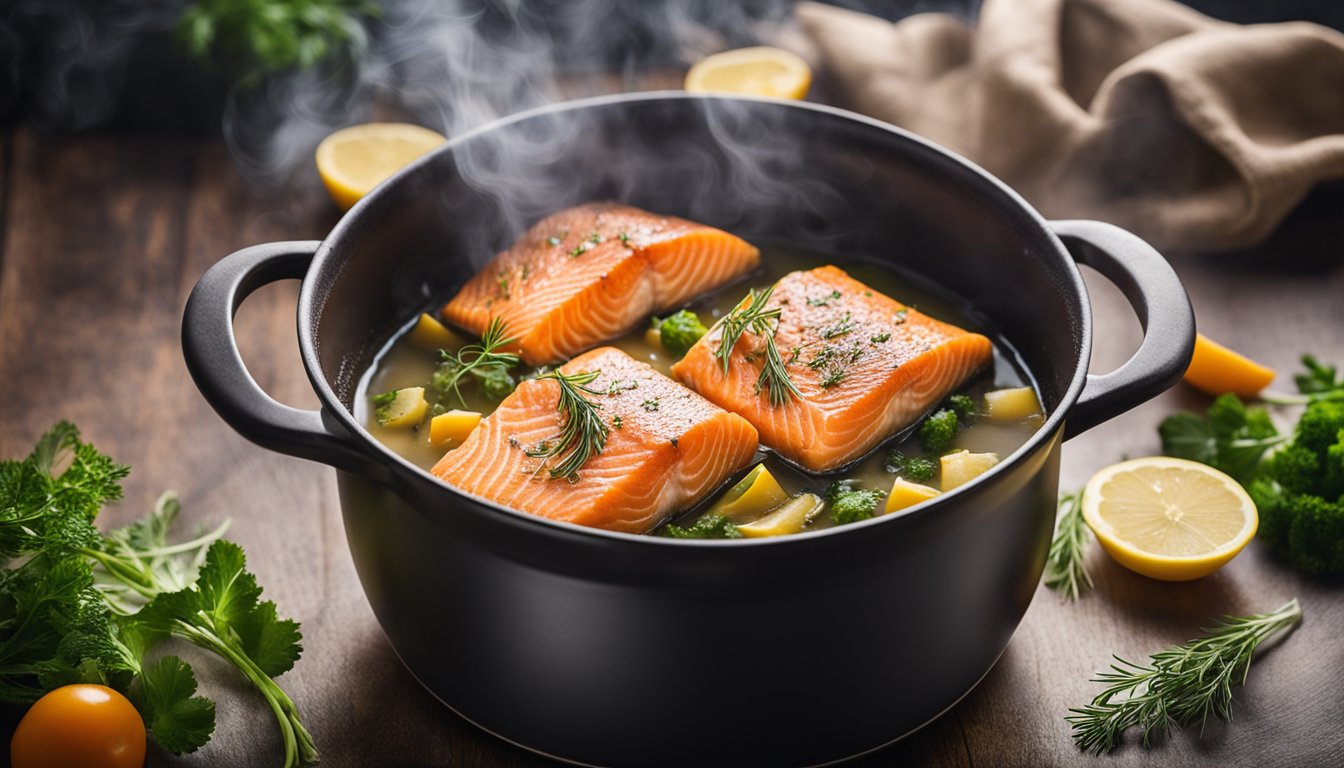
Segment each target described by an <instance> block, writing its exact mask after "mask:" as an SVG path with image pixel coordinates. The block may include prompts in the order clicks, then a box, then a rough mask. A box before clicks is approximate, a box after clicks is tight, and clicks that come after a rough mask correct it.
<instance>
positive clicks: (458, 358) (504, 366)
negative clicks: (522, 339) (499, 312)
mask: <svg viewBox="0 0 1344 768" xmlns="http://www.w3.org/2000/svg"><path fill="white" fill-rule="evenodd" d="M515 341H517V339H515V338H511V337H505V335H504V320H503V319H501V318H500V317H498V316H496V317H495V318H494V319H492V320H491V321H490V325H489V326H487V327H486V329H485V333H483V334H481V343H480V344H468V345H466V346H465V347H462V348H461V349H459V350H457V351H456V352H449V351H448V350H446V349H441V350H439V356H440V357H441V358H443V361H444V362H445V363H447V364H448V365H447V366H446V368H447V370H446V372H445V374H444V375H443V376H442V377H436V380H435V383H434V386H435V388H436V389H437V390H438V391H440V392H442V393H444V394H447V393H448V392H450V391H451V392H452V393H453V394H454V395H456V396H457V400H458V402H460V403H462V407H463V408H465V407H467V401H466V399H464V398H463V397H462V391H461V390H460V389H459V388H458V383H459V382H461V381H462V377H463V376H466V375H467V374H468V373H472V372H475V373H477V374H478V375H479V374H483V373H495V374H507V373H508V370H509V369H510V368H512V367H513V366H515V365H517V364H518V355H515V354H514V353H512V352H500V351H499V348H500V347H504V346H508V345H509V344H512V343H513V342H515Z"/></svg>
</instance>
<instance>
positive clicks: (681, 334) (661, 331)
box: [653, 309, 709, 357]
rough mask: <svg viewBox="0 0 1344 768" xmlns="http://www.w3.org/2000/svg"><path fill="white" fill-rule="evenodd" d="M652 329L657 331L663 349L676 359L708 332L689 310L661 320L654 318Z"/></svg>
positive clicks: (697, 317) (696, 316)
mask: <svg viewBox="0 0 1344 768" xmlns="http://www.w3.org/2000/svg"><path fill="white" fill-rule="evenodd" d="M653 327H654V328H657V329H658V338H659V339H661V340H662V342H663V348H664V349H666V350H667V351H668V352H671V353H672V354H674V355H676V356H677V357H681V356H682V355H684V354H686V353H687V352H688V351H689V350H690V348H691V347H693V346H695V342H697V341H699V340H700V337H701V336H704V335H705V334H706V333H708V332H709V329H708V328H706V327H705V325H704V323H701V322H700V317H699V316H698V315H696V314H695V313H694V312H692V311H690V310H689V309H683V310H681V311H680V312H678V313H676V314H675V315H672V316H671V317H667V318H663V319H662V320H659V319H658V318H656V317H655V318H654V319H653Z"/></svg>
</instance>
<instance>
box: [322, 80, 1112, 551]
mask: <svg viewBox="0 0 1344 768" xmlns="http://www.w3.org/2000/svg"><path fill="white" fill-rule="evenodd" d="M646 101H648V102H652V101H686V102H714V101H745V102H756V103H762V104H768V105H771V106H776V107H783V108H785V109H797V110H801V111H804V112H812V113H814V114H819V115H822V116H824V117H825V118H826V119H833V118H838V119H841V120H849V121H851V122H855V123H859V124H861V125H864V126H866V127H868V128H871V129H874V130H878V131H881V132H883V133H887V134H889V135H892V136H894V137H896V139H897V140H899V141H904V142H906V143H908V144H912V145H915V146H916V147H918V148H920V149H921V150H922V151H925V152H932V153H934V154H937V155H941V156H942V157H943V158H944V159H947V160H950V161H952V162H954V163H956V164H958V165H960V166H962V167H964V168H965V169H966V170H968V171H970V172H971V173H972V174H973V175H975V176H977V177H978V178H979V179H980V181H981V182H982V183H983V184H984V185H985V189H986V191H988V192H990V193H991V194H997V195H999V196H1000V197H1001V198H1003V200H1004V202H1006V203H1009V204H1011V205H1012V206H1013V207H1015V209H1017V210H1019V211H1020V212H1021V213H1023V214H1025V216H1026V219H1027V220H1028V221H1029V222H1030V223H1031V225H1032V226H1033V227H1035V229H1036V232H1037V233H1038V234H1039V235H1040V236H1041V238H1042V241H1043V242H1045V243H1047V244H1049V245H1050V246H1051V247H1053V249H1054V251H1055V254H1056V256H1057V257H1058V258H1059V259H1060V260H1061V262H1062V263H1063V265H1064V273H1065V274H1066V275H1067V277H1068V279H1069V281H1070V286H1071V287H1072V288H1073V290H1074V292H1075V293H1076V295H1077V297H1078V303H1079V307H1080V309H1081V311H1080V315H1081V316H1080V317H1079V318H1078V324H1077V328H1078V330H1079V335H1080V337H1081V338H1080V345H1079V353H1078V359H1077V360H1075V361H1074V373H1073V378H1072V379H1071V380H1070V382H1069V386H1068V388H1067V389H1066V390H1065V391H1064V393H1063V394H1062V396H1061V397H1060V401H1059V405H1057V406H1056V407H1055V409H1054V410H1053V412H1051V413H1050V414H1049V415H1048V416H1047V418H1046V420H1045V422H1044V423H1043V424H1042V425H1041V426H1040V427H1039V428H1038V429H1037V430H1036V432H1035V433H1034V434H1032V435H1031V437H1029V438H1028V439H1027V441H1026V442H1024V443H1023V444H1022V445H1020V446H1018V447H1017V449H1016V450H1014V451H1013V452H1012V453H1011V454H1009V455H1008V456H1007V457H1005V458H1004V459H1003V460H1001V461H1000V462H999V463H998V464H996V465H994V466H993V467H991V468H990V469H989V470H987V471H985V472H984V473H983V474H981V475H980V476H978V477H976V478H975V479H974V480H972V481H971V482H969V483H966V484H965V485H962V486H959V487H957V488H954V489H952V490H951V491H947V492H945V493H942V494H940V495H938V496H936V497H934V498H933V499H930V500H928V501H925V502H922V503H920V504H916V505H914V506H911V507H907V508H906V509H903V510H899V511H897V512H892V513H889V514H883V515H877V516H874V517H872V518H870V519H868V520H862V521H859V522H857V523H850V524H848V525H839V526H833V527H831V528H823V529H820V530H816V531H806V532H803V533H798V534H793V535H791V536H767V537H762V538H742V539H677V538H670V537H663V536H650V535H648V534H635V533H624V532H621V531H609V530H606V529H603V528H593V527H590V526H583V525H578V524H576V523H569V522H564V521H561V520H552V519H549V518H545V517H541V516H539V515H533V514H530V513H527V512H522V511H520V510H515V509H511V508H509V507H506V506H503V505H502V504H498V503H496V502H494V501H491V500H490V499H487V498H484V497H481V496H477V495H476V494H473V493H469V492H466V491H463V490H461V489H458V488H455V487H453V486H451V485H449V484H448V483H446V482H444V481H442V480H440V479H439V478H437V477H435V476H434V475H432V474H430V473H429V472H428V471H426V470H424V469H422V468H420V467H419V466H417V465H415V464H414V463H412V462H411V461H409V460H407V459H406V458H404V457H403V456H401V455H400V454H398V453H397V452H395V451H393V450H392V449H391V448H389V447H387V446H386V445H384V444H383V443H382V442H380V441H379V440H378V439H377V438H375V437H374V436H373V435H372V434H371V433H369V431H368V430H366V429H365V428H364V426H363V425H362V424H360V423H359V422H358V420H357V419H355V417H354V414H353V413H352V412H351V410H350V409H348V408H346V407H345V405H344V404H343V403H342V402H341V400H340V398H339V397H337V395H336V392H335V390H333V389H332V387H331V385H330V383H329V382H328V381H327V378H326V376H325V375H323V373H322V367H321V363H320V361H319V360H318V357H317V348H316V345H315V343H314V341H315V335H314V323H313V319H314V318H315V317H316V316H317V315H316V312H315V309H316V301H317V296H316V295H315V293H316V288H315V287H314V286H315V285H317V284H318V282H319V281H317V280H312V279H310V278H311V276H312V275H314V274H317V273H319V272H324V271H329V270H332V269H337V270H338V273H337V277H336V279H339V268H340V263H339V262H337V261H336V257H335V256H334V255H333V251H334V250H335V247H334V246H333V243H335V242H338V241H340V240H341V239H342V238H343V237H344V236H346V233H347V232H348V231H349V230H351V229H353V228H354V227H355V226H357V224H356V222H357V220H359V219H360V218H361V216H362V214H363V212H364V211H365V210H366V209H368V208H370V207H371V206H373V205H375V204H376V201H377V200H378V199H380V198H381V197H383V196H384V195H387V194H390V193H389V189H391V188H392V187H395V186H397V185H398V184H401V183H405V181H406V179H408V178H409V177H411V176H413V175H414V174H416V173H418V172H419V171H420V169H421V168H422V167H424V166H427V165H431V164H433V163H436V162H439V160H438V158H439V156H440V155H442V154H445V153H452V152H453V150H454V149H455V148H456V147H458V146H459V145H461V144H464V143H466V142H469V141H471V140H473V139H475V138H476V137H477V136H479V135H482V134H485V133H488V132H490V131H495V130H499V129H502V128H505V127H507V126H510V125H513V124H515V123H521V122H525V121H527V120H531V119H533V118H536V117H539V116H542V115H554V114H559V113H564V112H571V111H576V112H577V111H580V110H585V109H590V108H594V107H603V106H609V105H613V104H627V103H639V102H646ZM298 336H299V351H300V355H301V357H302V359H303V365H304V368H305V369H306V370H307V373H308V379H309V382H310V383H311V384H312V386H313V389H314V391H315V392H316V393H317V395H318V399H319V400H320V401H321V403H322V408H323V410H324V411H327V412H328V413H330V414H331V415H332V416H333V417H334V418H335V419H337V420H338V421H339V422H340V423H341V425H342V426H343V427H345V429H346V430H347V431H348V432H349V433H350V435H351V437H352V438H353V439H355V440H357V441H359V442H360V443H361V445H362V446H363V448H364V449H365V451H366V452H367V453H369V454H370V455H371V456H374V457H376V459H377V460H379V461H381V462H382V463H383V464H385V465H388V466H389V468H390V469H391V470H392V471H393V472H394V473H410V474H412V475H414V476H417V477H418V478H419V479H421V480H425V481H428V482H431V483H434V484H436V485H437V486H438V487H440V488H441V489H442V491H443V492H444V493H445V494H449V495H450V496H461V497H465V498H467V499H471V500H472V501H475V502H477V503H478V504H480V505H482V506H484V507H487V508H489V509H490V510H491V514H494V513H504V514H506V515H508V516H509V517H510V518H512V520H513V521H514V522H515V523H519V524H522V525H525V526H527V527H540V528H541V529H542V530H543V532H547V533H568V534H580V535H583V536H595V537H598V538H603V539H608V540H611V541H613V542H622V543H623V544H630V545H638V546H657V547H694V548H716V547H717V548H723V547H787V546H804V545H806V544H807V543H809V542H820V541H822V540H824V539H828V538H830V537H836V536H848V535H864V533H863V532H864V531H866V529H868V528H870V527H873V526H877V525H900V524H902V523H899V522H897V521H908V520H913V519H917V518H922V517H924V516H926V515H929V514H936V513H937V512H938V511H939V510H940V509H941V508H942V507H945V506H947V505H949V504H952V503H954V502H955V501H956V500H957V499H958V498H959V497H962V496H965V495H967V494H970V493H973V492H975V491H976V490H978V489H979V488H980V487H981V486H984V485H986V484H988V483H991V482H993V481H994V480H995V479H996V478H997V477H998V476H999V475H1001V474H1004V473H1006V472H1008V471H1009V470H1010V469H1012V468H1014V467H1016V466H1017V465H1019V464H1021V463H1022V462H1023V461H1024V460H1025V459H1026V458H1027V457H1028V456H1030V455H1032V454H1034V453H1036V452H1037V451H1038V450H1040V449H1041V448H1042V446H1043V445H1044V444H1045V443H1046V442H1048V441H1050V440H1053V439H1055V435H1056V434H1057V433H1059V432H1060V431H1061V430H1062V428H1063V425H1064V421H1065V415H1066V414H1067V412H1068V411H1069V410H1070V409H1072V407H1073V405H1074V403H1076V402H1077V400H1078V398H1079V396H1080V395H1081V394H1082V391H1083V387H1084V385H1085V384H1086V383H1087V374H1088V363H1089V361H1090V360H1091V357H1092V308H1091V302H1090V300H1089V298H1088V293H1087V289H1086V286H1085V285H1084V283H1083V276H1082V272H1081V271H1080V270H1079V269H1078V264H1077V263H1076V262H1075V260H1074V259H1073V258H1072V257H1071V256H1070V255H1069V252H1068V249H1066V248H1065V247H1064V243H1063V242H1062V241H1061V240H1060V239H1059V236H1058V235H1056V234H1055V232H1054V231H1053V230H1052V229H1051V228H1050V226H1049V225H1048V224H1047V223H1046V219H1045V217H1044V216H1042V215H1041V214H1040V212H1039V211H1037V210H1036V209H1035V208H1034V207H1033V206H1032V205H1031V204H1030V203H1028V202H1027V201H1026V199H1024V198H1023V197H1022V196H1021V195H1019V194H1018V193H1017V192H1016V191H1015V190H1013V189H1012V188H1011V187H1009V186H1008V185H1007V184H1005V183H1004V182H1003V181H1001V180H1000V179H998V178H997V177H995V176H994V175H993V174H991V173H989V172H988V171H986V170H985V169H984V168H981V167H980V166H979V165H977V164H975V163H974V162H972V161H971V160H969V159H967V158H965V157H963V156H961V155H959V154H957V153H955V152H953V151H952V150H949V149H947V148H945V147H943V146H941V145H939V144H936V143H934V142H932V141H930V140H929V139H926V138H924V137H922V136H919V135H917V134H915V133H912V132H910V131H908V130H905V129H903V128H900V127H898V126H896V125H893V124H891V123H887V122H885V121H882V120H878V119H876V118H872V117H868V116H866V115H861V114H859V113H857V112H851V111H849V110H845V109H840V108H838V107H832V106H829V105H825V104H816V103H813V102H806V101H795V100H790V99H778V98H770V97H760V96H741V95H727V94H695V93H687V92H685V91H666V90H665V91H641V92H636V93H619V94H610V95H605V96H596V97H590V98H583V99H574V100H570V101H562V102H556V103H553V104H547V105H544V106H541V107H536V108H533V109H529V110H525V111H523V112H518V113H515V114H512V115H508V116H506V117H503V118H500V119H498V120H494V121H492V122H489V123H486V124H485V125H482V126H479V127H477V128H474V129H472V130H470V131H467V132H466V133H464V134H462V135H460V136H457V137H455V138H452V139H449V140H448V141H447V142H446V143H444V144H443V145H442V146H440V147H439V148H437V149H435V150H434V151H432V152H429V153H427V154H425V155H423V156H422V157H420V158H418V159H416V160H415V161H413V162H412V163H411V164H409V165H408V166H406V167H405V168H403V169H401V170H400V171H398V172H397V173H396V174H394V175H393V176H391V177H390V178H388V179H387V180H386V181H384V182H383V183H382V184H380V185H379V186H378V187H376V188H375V189H374V190H373V191H372V192H370V193H369V194H367V195H365V196H364V197H363V198H361V199H360V200H359V201H358V202H356V203H355V205H354V206H353V207H351V209H350V210H349V211H347V212H346V213H345V215H343V216H342V217H341V219H340V221H338V222H337V223H336V226H334V227H333V228H332V230H331V231H330V232H329V233H328V234H327V236H326V237H325V238H323V240H322V243H321V245H320V246H319V247H318V249H317V252H316V254H315V255H314V257H313V260H312V263H311V265H310V266H309V268H308V273H307V274H306V275H305V276H304V279H303V280H302V281H301V283H300V289H299V300H298ZM1028 372H1029V373H1032V377H1031V378H1032V383H1033V386H1035V385H1036V377H1035V375H1034V372H1031V371H1030V369H1029V370H1028ZM362 375H363V374H362V372H361V376H362ZM416 509H417V512H419V513H420V514H428V513H427V512H426V511H425V510H423V509H420V508H419V507H418V506H417V507H416ZM471 513H472V514H478V513H479V512H478V511H477V510H474V509H473V510H471Z"/></svg>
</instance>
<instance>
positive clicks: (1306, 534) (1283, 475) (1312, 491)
mask: <svg viewBox="0 0 1344 768" xmlns="http://www.w3.org/2000/svg"><path fill="white" fill-rule="evenodd" d="M1249 490H1250V493H1251V497H1252V498H1253V499H1254V500H1255V503H1256V506H1257V507H1258V508H1259V511H1260V531H1259V538H1260V539H1261V541H1263V542H1264V543H1265V545H1266V546H1267V547H1269V549H1270V550H1271V551H1273V552H1274V553H1276V554H1278V555H1279V556H1281V557H1283V558H1284V559H1286V560H1287V561H1288V562H1290V563H1291V564H1292V565H1294V566H1296V567H1297V568H1298V569H1300V570H1302V571H1305V572H1306V573H1312V574H1316V575H1321V576H1330V575H1334V576H1338V575H1342V574H1344V403H1337V402H1329V401H1323V402H1317V403H1313V404H1311V405H1310V406H1308V407H1307V410H1306V411H1305V412H1304V413H1303V414H1302V418H1301V420H1300V421H1299V422H1298V425H1297V432H1296V436H1295V438H1294V441H1293V444H1292V445H1290V446H1289V447H1287V448H1285V449H1283V450H1281V451H1279V452H1278V453H1276V454H1274V455H1273V457H1271V458H1270V459H1269V461H1267V462H1266V464H1265V467H1264V472H1263V475H1262V476H1261V477H1260V478H1258V479H1257V480H1256V481H1255V482H1253V483H1252V484H1251V486H1250V489H1249Z"/></svg>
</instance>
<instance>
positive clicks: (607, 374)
mask: <svg viewBox="0 0 1344 768" xmlns="http://www.w3.org/2000/svg"><path fill="white" fill-rule="evenodd" d="M560 370H561V371H563V372H564V373H568V374H575V373H582V372H585V371H601V373H600V375H599V376H598V377H597V378H596V379H595V380H594V381H593V382H592V383H591V384H589V385H588V386H589V388H591V389H595V390H598V391H601V392H606V393H608V394H601V395H585V396H586V397H587V398H588V399H589V400H591V401H592V402H595V403H597V404H598V405H599V406H600V411H599V414H600V416H601V418H602V419H603V420H604V421H605V422H606V423H607V424H608V436H607V443H606V447H605V448H604V449H603V450H602V452H601V453H597V454H594V455H593V456H591V457H590V458H589V459H588V461H587V462H586V463H585V464H584V465H583V467H582V468H581V469H580V470H579V474H578V477H577V479H575V480H572V481H571V480H568V479H565V478H552V477H551V476H550V474H549V472H548V471H547V469H548V466H547V465H545V464H543V461H542V460H541V459H537V458H532V457H529V456H528V455H527V453H526V452H527V451H528V450H529V449H535V448H537V447H538V446H539V445H540V444H544V443H547V442H549V441H554V440H555V439H556V436H557V435H559V434H560V428H561V425H562V423H563V422H562V418H561V415H560V413H559V412H558V411H557V407H556V406H557V403H558V400H559V396H560V385H559V384H557V383H556V382H555V381H552V380H546V379H542V380H528V381H523V382H522V383H520V384H519V385H518V388H517V389H516V390H514V392H513V393H512V394H511V395H509V396H508V397H506V398H504V401H503V402H501V403H500V404H499V408H497V409H496V410H495V412H494V413H492V414H490V415H489V416H487V417H486V418H485V419H483V420H482V421H481V424H480V426H479V427H477V428H476V431H474V432H472V433H471V435H470V436H469V437H468V438H467V439H466V440H465V441H464V442H463V443H462V446H461V447H460V448H458V449H456V450H453V451H449V452H448V453H447V454H446V455H445V456H444V457H443V458H442V459H441V460H440V461H439V463H438V464H436V465H435V466H434V469H433V470H432V471H433V473H434V474H435V475H436V476H438V477H440V478H442V479H443V480H446V481H447V482H449V483H450V484H452V485H454V486H456V487H458V488H460V489H462V490H464V491H467V492H468V493H473V494H476V495H477V496H482V497H484V498H487V499H490V500H491V501H494V502H496V503H499V504H503V505H504V506H507V507H512V508H514V509H518V510H522V511H524V512H529V513H531V514H534V515H537V516H539V517H547V518H550V519H552V520H564V521H566V522H570V523H578V524H579V525H587V526H593V527H596V528H606V529H608V530H612V531H626V532H628V533H645V532H647V531H649V530H650V529H652V528H653V527H654V526H656V525H658V524H659V523H661V522H662V521H663V520H664V519H666V518H668V517H669V516H671V515H673V514H675V513H677V512H680V511H682V510H685V509H687V508H689V507H691V506H693V505H694V504H695V503H696V502H698V501H700V500H701V499H704V498H705V497H706V496H708V495H709V494H710V493H712V492H713V491H714V490H715V489H717V488H718V487H719V486H720V485H722V484H723V483H724V481H725V480H727V479H728V478H729V476H731V475H732V474H733V473H734V472H737V471H738V470H740V469H742V468H743V467H745V466H747V464H749V463H750V462H751V460H752V457H753V456H754V455H755V453H756V448H757V436H756V430H755V429H754V428H753V427H752V426H751V424H749V423H747V421H746V420H745V419H743V418H742V417H741V416H738V415H737V414H733V413H728V412H727V411H725V410H723V409H721V408H719V407H718V406H716V405H714V404H713V403H711V402H709V401H708V400H706V399H704V398H703V397H701V396H699V395H697V394H696V393H694V392H692V391H691V390H689V389H687V388H685V387H683V386H681V385H680V384H678V383H677V382H675V381H673V380H672V379H669V378H668V377H666V376H664V375H663V374H661V373H659V372H658V371H656V370H654V369H653V368H652V367H651V366H649V365H647V364H646V363H641V362H639V361H637V360H635V359H634V358H632V357H630V356H629V355H627V354H625V353H624V352H622V351H620V350H619V349H616V348H615V347H601V348H599V349H595V350H593V351H591V352H588V353H586V354H584V355H580V356H579V357H576V358H574V359H573V360H571V361H570V362H569V363H567V364H565V365H564V366H562V367H561V368H560Z"/></svg>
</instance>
